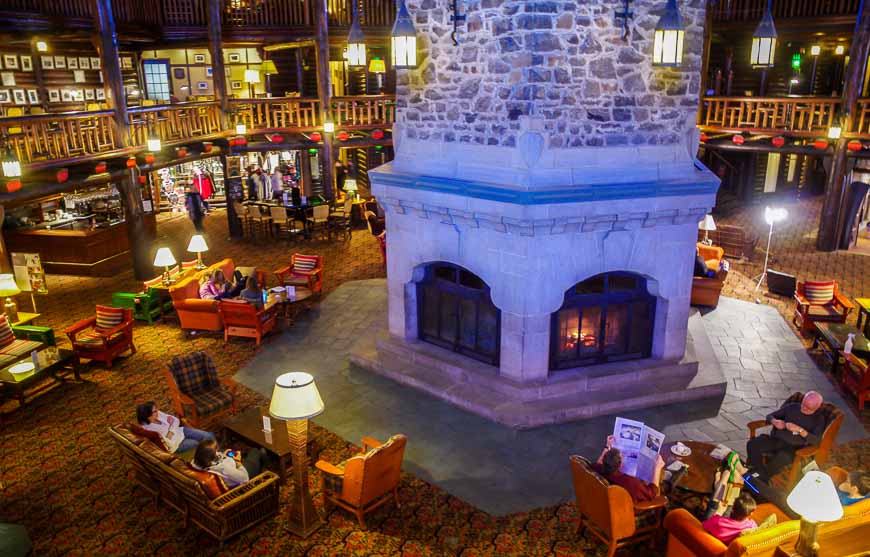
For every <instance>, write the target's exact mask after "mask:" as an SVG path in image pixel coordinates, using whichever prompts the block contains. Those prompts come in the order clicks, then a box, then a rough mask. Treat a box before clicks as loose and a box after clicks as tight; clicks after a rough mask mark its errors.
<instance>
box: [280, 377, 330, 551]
mask: <svg viewBox="0 0 870 557" xmlns="http://www.w3.org/2000/svg"><path fill="white" fill-rule="evenodd" d="M321 412H323V400H322V399H321V398H320V393H319V392H318V391H317V385H315V384H314V377H312V376H311V375H310V374H308V373H304V372H301V371H291V372H290V373H285V374H283V375H279V376H278V378H277V379H275V387H274V389H273V390H272V402H271V403H270V404H269V415H271V416H272V417H273V418H277V419H279V420H286V422H287V434H288V435H289V436H290V450H291V451H292V457H293V496H292V500H291V502H290V519H289V521H288V524H287V529H288V530H290V531H291V532H293V533H294V534H296V535H297V536H299V537H302V538H307V537H308V536H310V535H311V534H312V533H313V532H314V531H315V530H317V529H318V528H320V525H321V524H322V521H321V519H320V516H319V515H318V514H317V512H316V511H315V510H314V501H312V500H311V493H310V492H309V491H308V453H307V452H306V449H307V445H308V419H309V418H313V417H314V416H317V415H318V414H320V413H321Z"/></svg>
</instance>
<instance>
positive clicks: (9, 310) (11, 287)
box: [0, 274, 21, 325]
mask: <svg viewBox="0 0 870 557" xmlns="http://www.w3.org/2000/svg"><path fill="white" fill-rule="evenodd" d="M20 293H21V289H20V288H18V285H17V284H16V283H15V277H14V276H12V275H9V274H6V275H0V296H7V298H6V305H5V306H4V311H5V313H6V320H7V321H9V324H10V325H11V324H12V323H15V322H16V321H18V306H16V305H15V302H14V301H13V300H12V296H16V295H18V294H20Z"/></svg>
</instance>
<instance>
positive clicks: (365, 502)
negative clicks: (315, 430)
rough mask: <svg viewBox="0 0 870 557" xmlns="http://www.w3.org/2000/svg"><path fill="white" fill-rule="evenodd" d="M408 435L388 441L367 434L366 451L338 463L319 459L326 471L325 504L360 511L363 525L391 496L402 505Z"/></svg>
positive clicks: (359, 517) (364, 448)
mask: <svg viewBox="0 0 870 557" xmlns="http://www.w3.org/2000/svg"><path fill="white" fill-rule="evenodd" d="M407 443H408V438H407V437H405V436H404V435H402V434H398V435H393V436H392V437H390V438H389V440H387V442H386V443H381V442H380V441H378V440H376V439H372V438H371V437H363V440H362V446H363V450H364V451H367V452H365V453H364V454H359V455H356V456H354V457H351V458H349V459H348V460H345V461H344V462H342V463H340V464H338V465H335V464H330V463H329V462H326V461H325V460H318V461H317V463H316V464H315V465H314V466H316V467H317V469H318V470H320V471H321V472H323V475H322V480H323V504H324V507H326V508H329V505H330V504H336V505H338V506H339V507H341V508H343V509H346V510H348V511H350V512H352V513H354V514H355V515H356V518H357V520H358V521H359V525H360V527H361V528H365V527H366V525H365V522H364V520H363V517H364V515H365V514H367V513H369V512H371V511H373V510H375V509H377V508H378V507H380V506H381V505H383V504H384V503H386V502H388V501H389V500H390V495H392V498H393V500H394V501H395V502H396V506H397V507H398V506H399V494H398V487H399V478H400V476H401V472H402V459H403V458H404V456H405V445H406V444H407Z"/></svg>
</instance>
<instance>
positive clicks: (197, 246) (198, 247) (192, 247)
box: [170, 234, 208, 270]
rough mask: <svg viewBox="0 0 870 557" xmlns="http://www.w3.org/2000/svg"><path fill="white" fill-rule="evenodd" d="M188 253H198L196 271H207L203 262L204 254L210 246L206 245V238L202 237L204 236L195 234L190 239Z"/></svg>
mask: <svg viewBox="0 0 870 557" xmlns="http://www.w3.org/2000/svg"><path fill="white" fill-rule="evenodd" d="M187 251H192V252H196V269H197V270H200V269H205V264H203V262H202V252H204V251H208V244H206V243H205V238H203V237H202V234H194V235H193V236H191V237H190V243H189V244H187ZM170 265H171V263H170Z"/></svg>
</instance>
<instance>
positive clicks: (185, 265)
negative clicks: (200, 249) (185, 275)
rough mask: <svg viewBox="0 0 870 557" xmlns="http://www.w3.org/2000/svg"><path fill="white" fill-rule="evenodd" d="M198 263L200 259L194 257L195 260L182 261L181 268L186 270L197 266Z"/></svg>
mask: <svg viewBox="0 0 870 557" xmlns="http://www.w3.org/2000/svg"><path fill="white" fill-rule="evenodd" d="M197 263H198V261H197V260H196V259H194V260H193V261H182V262H181V269H182V270H183V271H186V270H188V269H193V268H194V267H196V264H197Z"/></svg>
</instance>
